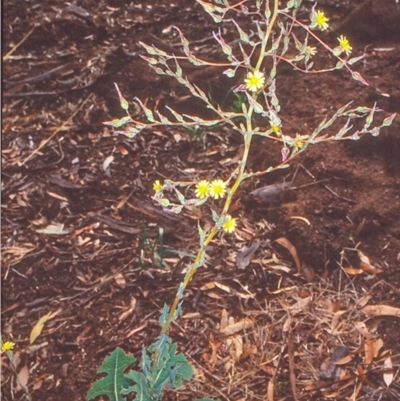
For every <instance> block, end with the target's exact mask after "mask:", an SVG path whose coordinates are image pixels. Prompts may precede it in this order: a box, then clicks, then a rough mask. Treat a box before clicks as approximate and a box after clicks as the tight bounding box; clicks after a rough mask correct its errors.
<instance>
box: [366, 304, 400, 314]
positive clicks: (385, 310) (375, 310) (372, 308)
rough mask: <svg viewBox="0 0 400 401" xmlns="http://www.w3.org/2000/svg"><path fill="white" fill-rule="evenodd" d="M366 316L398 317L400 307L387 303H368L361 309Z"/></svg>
mask: <svg viewBox="0 0 400 401" xmlns="http://www.w3.org/2000/svg"><path fill="white" fill-rule="evenodd" d="M361 310H362V311H363V312H364V313H365V314H366V315H367V316H368V317H371V316H397V317H400V308H396V307H394V306H389V305H368V306H365V307H364V308H362V309H361Z"/></svg>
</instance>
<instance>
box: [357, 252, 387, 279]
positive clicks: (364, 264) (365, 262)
mask: <svg viewBox="0 0 400 401" xmlns="http://www.w3.org/2000/svg"><path fill="white" fill-rule="evenodd" d="M358 256H359V258H360V260H361V263H360V267H361V269H363V270H364V271H365V272H367V273H369V274H381V273H383V270H382V269H378V268H377V267H375V266H372V265H371V263H370V262H369V259H368V257H367V256H365V255H364V254H363V253H362V252H361V251H358Z"/></svg>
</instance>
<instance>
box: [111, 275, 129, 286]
mask: <svg viewBox="0 0 400 401" xmlns="http://www.w3.org/2000/svg"><path fill="white" fill-rule="evenodd" d="M114 280H115V282H116V283H117V284H118V285H119V286H120V287H121V288H125V286H126V281H125V278H124V276H123V275H122V273H118V274H116V275H115V276H114Z"/></svg>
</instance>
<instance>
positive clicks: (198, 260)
mask: <svg viewBox="0 0 400 401" xmlns="http://www.w3.org/2000/svg"><path fill="white" fill-rule="evenodd" d="M277 14H278V0H274V10H273V13H272V17H271V20H270V22H269V24H268V27H267V29H266V32H265V38H264V40H263V42H262V44H261V52H260V55H259V57H258V61H257V64H256V68H255V69H256V70H259V69H260V67H261V64H262V61H263V59H264V54H265V49H266V46H267V42H268V39H269V37H270V35H271V32H272V28H273V26H274V24H275V21H276V17H277ZM253 96H254V97H256V96H257V94H254V95H253ZM253 112H254V108H253V106H251V105H250V107H249V110H248V112H247V115H246V132H245V133H243V135H244V145H245V147H244V153H243V157H242V161H241V165H240V169H239V173H238V176H237V178H236V180H235V182H234V184H233V186H232V188H231V189H230V190H229V191H228V195H227V197H226V200H225V204H224V207H223V209H222V215H224V214H226V213H227V212H228V210H229V207H230V205H231V203H232V199H233V196H234V194H235V192H236V190H237V189H238V187H239V185H240V183H241V182H242V180H243V177H244V171H245V168H246V163H247V159H248V156H249V152H250V145H251V139H252V137H253V127H252V122H251V119H252V116H253ZM217 233H218V228H217V226H216V225H215V226H214V227H213V228H212V230H211V231H210V233H209V234H208V235H207V237H206V239H205V240H204V243H203V245H202V246H201V248H200V249H199V251H198V252H197V255H196V259H195V261H194V263H193V264H190V265H189V266H188V269H189V270H188V272H187V273H186V276H185V278H184V280H183V282H182V284H181V286H180V288H179V292H178V293H177V294H176V295H175V299H174V301H173V303H172V305H171V308H170V310H169V313H168V318H167V319H166V321H165V322H164V324H163V327H162V329H161V334H166V333H167V331H168V329H169V326H170V324H171V322H172V321H173V320H174V315H175V313H176V308H177V307H178V304H179V302H180V300H181V299H182V293H183V291H185V289H186V287H187V286H188V284H189V283H190V281H191V280H192V278H193V276H194V275H195V273H196V271H197V269H198V268H199V267H200V266H201V265H202V263H201V260H203V258H204V256H205V250H206V247H207V246H208V245H209V243H210V242H211V241H212V240H213V239H214V237H215V235H216V234H217ZM157 358H158V355H155V362H156V360H157Z"/></svg>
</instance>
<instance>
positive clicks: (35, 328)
mask: <svg viewBox="0 0 400 401" xmlns="http://www.w3.org/2000/svg"><path fill="white" fill-rule="evenodd" d="M60 312H61V309H58V310H57V311H55V312H49V313H47V314H46V315H44V316H42V317H41V318H40V319H39V320H38V321H37V323H36V324H35V326H33V329H32V331H31V334H30V335H29V343H30V344H33V343H34V342H35V340H36V339H37V338H38V337H39V335H40V333H41V332H42V330H43V327H44V325H45V324H46V322H47V321H48V320H50V319H52V318H53V317H55V316H57V315H58V314H59V313H60Z"/></svg>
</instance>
